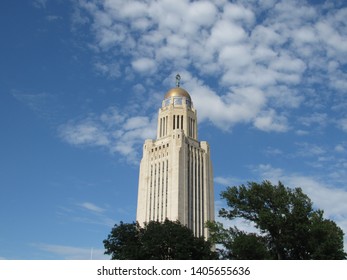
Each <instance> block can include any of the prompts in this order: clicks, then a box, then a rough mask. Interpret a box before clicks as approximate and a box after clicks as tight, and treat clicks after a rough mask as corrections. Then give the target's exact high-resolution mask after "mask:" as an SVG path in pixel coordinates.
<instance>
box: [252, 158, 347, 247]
mask: <svg viewBox="0 0 347 280" xmlns="http://www.w3.org/2000/svg"><path fill="white" fill-rule="evenodd" d="M255 171H256V172H257V173H258V174H259V176H260V180H270V181H272V182H273V183H276V182H278V181H281V182H282V183H283V184H284V185H285V186H287V187H291V188H294V187H300V188H302V190H303V192H304V193H306V194H307V195H308V197H309V198H311V200H312V202H313V205H314V207H317V208H320V209H322V210H324V213H325V217H326V218H328V219H332V220H334V221H335V222H336V223H337V225H338V226H340V227H341V228H342V230H343V231H344V232H347V223H346V222H345V221H346V217H347V204H346V201H347V191H346V190H345V189H341V188H338V187H337V186H332V185H333V184H334V180H331V177H330V178H329V179H330V180H331V181H330V182H326V181H323V180H322V179H320V178H319V177H310V176H305V175H302V174H295V173H293V174H285V171H284V170H283V169H281V168H274V167H272V166H271V165H269V164H262V165H259V166H258V167H257V168H256V169H255ZM326 175H328V174H326ZM328 177H329V176H328ZM345 248H347V236H345Z"/></svg>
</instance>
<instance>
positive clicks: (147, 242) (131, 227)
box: [103, 220, 217, 260]
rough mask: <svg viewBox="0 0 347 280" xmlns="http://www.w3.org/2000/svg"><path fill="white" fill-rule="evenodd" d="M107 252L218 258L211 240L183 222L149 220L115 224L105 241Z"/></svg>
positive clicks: (157, 257) (116, 256) (121, 256)
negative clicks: (140, 223)
mask: <svg viewBox="0 0 347 280" xmlns="http://www.w3.org/2000/svg"><path fill="white" fill-rule="evenodd" d="M103 242H104V247H105V254H108V255H111V258H112V259H120V260H200V259H216V258H217V253H216V252H214V251H212V250H211V247H212V245H211V243H210V242H209V241H206V240H205V239H204V238H203V237H195V236H194V234H193V232H192V231H191V230H190V229H188V228H187V227H185V226H183V225H181V224H180V222H178V221H176V222H173V221H169V220H165V221H164V222H163V223H160V222H157V221H150V222H149V223H147V224H145V225H144V227H143V228H142V227H140V225H139V224H138V223H134V222H133V223H123V222H120V224H119V225H117V224H116V225H115V226H114V227H113V228H112V230H111V233H110V234H109V235H108V238H107V239H105V240H104V241H103Z"/></svg>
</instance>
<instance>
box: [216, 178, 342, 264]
mask: <svg viewBox="0 0 347 280" xmlns="http://www.w3.org/2000/svg"><path fill="white" fill-rule="evenodd" d="M221 197H222V198H223V199H225V200H226V202H227V205H228V207H229V208H228V209H225V208H223V209H221V210H220V211H219V216H220V217H224V218H226V219H231V220H232V219H235V218H243V219H245V220H248V221H251V222H253V223H254V224H255V227H256V228H258V229H259V231H260V232H259V234H253V233H252V234H249V233H245V232H242V231H239V230H238V229H237V228H233V229H229V230H225V229H223V227H222V226H221V224H217V223H214V224H213V223H211V224H209V229H210V232H211V238H212V239H211V240H212V241H214V242H217V243H220V244H222V245H223V246H224V248H225V249H224V251H223V250H221V252H222V255H223V256H224V257H226V256H227V257H230V258H234V259H267V258H274V259H343V258H345V257H346V255H345V253H344V252H343V232H342V230H341V229H340V228H339V227H337V225H336V224H335V223H334V222H332V221H330V220H325V219H323V211H321V210H314V209H313V205H312V201H311V200H310V198H309V197H308V196H307V195H306V194H304V193H303V192H302V189H301V188H294V189H291V188H286V187H285V186H284V185H283V184H282V183H281V182H278V184H277V185H273V184H272V183H271V182H269V181H263V182H262V183H261V184H258V183H256V182H248V183H247V185H240V186H233V187H228V188H227V189H226V191H223V192H222V193H221Z"/></svg>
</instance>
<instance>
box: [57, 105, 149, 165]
mask: <svg viewBox="0 0 347 280" xmlns="http://www.w3.org/2000/svg"><path fill="white" fill-rule="evenodd" d="M124 111H128V110H127V109H125V110H124ZM155 132H156V116H155V115H154V116H152V118H149V117H143V116H131V117H130V116H128V115H127V113H122V112H121V111H119V110H118V109H116V108H115V107H110V108H108V109H106V110H105V111H104V112H102V113H101V114H100V115H94V114H93V115H90V116H88V117H86V118H84V119H81V120H70V121H68V122H67V123H65V124H62V125H60V127H59V128H58V133H59V136H60V137H61V138H62V139H63V140H64V141H66V142H67V143H69V144H72V145H75V146H82V147H83V146H95V147H102V148H105V149H106V150H108V151H109V152H110V153H115V152H116V153H119V154H121V155H122V156H124V157H125V158H126V160H127V161H128V162H129V163H134V164H135V163H136V164H138V162H139V155H138V146H139V145H142V144H143V141H144V140H145V139H148V138H154V136H155Z"/></svg>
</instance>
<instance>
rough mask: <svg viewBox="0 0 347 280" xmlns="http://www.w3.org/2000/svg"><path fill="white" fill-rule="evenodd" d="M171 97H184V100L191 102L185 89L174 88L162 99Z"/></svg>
mask: <svg viewBox="0 0 347 280" xmlns="http://www.w3.org/2000/svg"><path fill="white" fill-rule="evenodd" d="M171 96H173V97H185V98H187V99H189V100H191V98H190V95H189V93H188V92H187V91H186V90H185V89H183V88H181V87H175V88H172V89H170V90H169V91H168V92H167V93H166V94H165V97H164V99H168V98H170V97H171Z"/></svg>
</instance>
